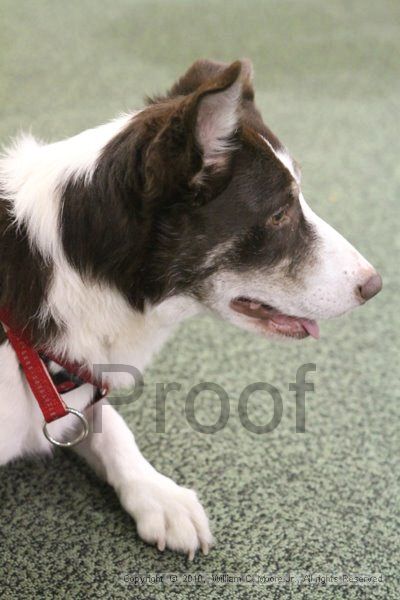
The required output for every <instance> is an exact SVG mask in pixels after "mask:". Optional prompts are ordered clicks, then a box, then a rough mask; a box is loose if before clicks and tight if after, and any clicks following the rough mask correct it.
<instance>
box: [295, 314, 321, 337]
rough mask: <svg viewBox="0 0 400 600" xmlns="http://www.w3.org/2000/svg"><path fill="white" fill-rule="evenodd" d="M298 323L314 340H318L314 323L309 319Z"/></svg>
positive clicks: (316, 324)
mask: <svg viewBox="0 0 400 600" xmlns="http://www.w3.org/2000/svg"><path fill="white" fill-rule="evenodd" d="M299 321H300V323H301V324H302V325H303V327H304V329H305V330H306V331H307V333H309V334H310V335H311V336H312V337H313V338H315V339H316V340H318V339H319V327H318V323H317V322H316V321H312V320H311V319H299Z"/></svg>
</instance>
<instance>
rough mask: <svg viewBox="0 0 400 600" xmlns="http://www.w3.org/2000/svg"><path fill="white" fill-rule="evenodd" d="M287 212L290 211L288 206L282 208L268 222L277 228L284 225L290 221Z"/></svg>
mask: <svg viewBox="0 0 400 600" xmlns="http://www.w3.org/2000/svg"><path fill="white" fill-rule="evenodd" d="M287 210H288V207H287V206H284V207H283V208H280V209H279V210H277V211H276V212H275V213H274V214H273V215H272V216H271V217H270V218H269V219H268V222H269V223H270V224H271V225H274V226H275V227H278V226H280V225H282V224H283V223H285V222H286V221H287V219H288V214H287Z"/></svg>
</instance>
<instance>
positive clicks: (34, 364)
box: [0, 309, 108, 447]
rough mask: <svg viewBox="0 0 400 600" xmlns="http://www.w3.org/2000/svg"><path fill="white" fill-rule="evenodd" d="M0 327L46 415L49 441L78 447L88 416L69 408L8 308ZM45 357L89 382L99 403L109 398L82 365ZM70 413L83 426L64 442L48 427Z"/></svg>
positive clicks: (2, 311)
mask: <svg viewBox="0 0 400 600" xmlns="http://www.w3.org/2000/svg"><path fill="white" fill-rule="evenodd" d="M0 324H2V325H3V328H4V331H5V333H6V335H7V337H8V339H9V342H10V344H11V346H12V347H13V349H14V352H15V354H16V355H17V358H18V360H19V363H20V365H21V367H22V369H23V371H24V373H25V376H26V379H27V381H28V384H29V387H30V388H31V390H32V393H33V395H34V396H35V398H36V401H37V403H38V404H39V407H40V410H41V411H42V413H43V416H44V419H45V421H46V423H45V426H44V428H43V432H44V434H45V436H46V438H47V439H48V440H49V441H50V442H51V443H52V444H54V445H56V446H62V447H69V446H75V445H76V444H78V443H79V442H81V441H82V440H84V439H85V437H86V436H87V434H88V431H89V425H88V422H87V419H86V417H85V416H84V415H83V414H82V413H81V412H80V411H78V410H76V409H74V408H70V407H68V406H67V405H66V404H65V402H64V400H63V399H62V398H61V396H60V394H59V393H58V390H57V389H56V387H55V385H54V383H53V381H52V379H51V377H50V374H49V372H48V370H47V368H46V365H45V364H44V362H43V361H42V359H41V358H40V354H39V351H37V350H35V349H34V348H33V347H32V345H31V344H30V343H29V340H28V339H27V338H26V336H25V335H24V334H23V333H19V332H17V331H16V330H15V329H14V328H13V326H12V321H11V319H10V314H9V312H8V311H7V310H5V309H0ZM42 354H43V355H45V357H46V358H48V359H49V360H52V361H54V362H55V363H57V364H58V365H60V366H61V367H63V368H64V369H65V370H66V371H67V372H68V373H73V374H74V375H76V376H77V377H79V378H80V379H81V380H82V381H84V382H85V383H90V384H91V385H93V386H94V387H96V388H97V393H96V397H95V398H94V401H97V400H100V398H104V396H106V395H107V393H108V387H107V386H104V387H102V388H100V386H99V384H98V382H96V381H95V379H94V378H93V376H92V374H91V373H90V371H89V370H88V369H87V368H85V367H82V365H79V364H78V363H75V362H67V361H62V360H60V359H59V358H58V357H54V356H53V355H52V354H49V353H48V352H43V353H42ZM69 413H72V414H73V415H75V417H77V418H78V419H79V420H80V422H81V426H82V429H81V432H80V433H79V434H78V436H77V437H76V438H75V439H73V440H71V441H67V442H63V441H59V440H56V439H54V438H53V437H52V436H51V435H50V433H49V432H48V430H47V428H46V424H47V423H51V422H52V421H55V420H56V419H60V418H61V417H65V416H66V415H67V414H69Z"/></svg>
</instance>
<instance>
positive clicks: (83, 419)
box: [43, 406, 89, 448]
mask: <svg viewBox="0 0 400 600" xmlns="http://www.w3.org/2000/svg"><path fill="white" fill-rule="evenodd" d="M66 411H67V412H68V413H71V414H72V415H75V416H76V417H78V419H79V420H80V422H81V424H82V429H81V431H80V433H79V435H77V437H76V438H75V439H73V440H70V441H69V442H60V441H59V440H56V439H55V438H53V436H52V435H50V433H49V432H48V431H47V425H48V423H45V424H44V425H43V433H44V435H45V436H46V438H47V439H48V440H49V442H50V443H51V444H53V445H54V446H58V447H59V448H71V447H72V446H76V445H77V444H79V443H80V442H83V440H84V439H85V438H86V436H87V434H88V433H89V423H88V421H87V419H86V417H85V415H84V414H82V413H81V412H80V411H79V410H76V409H75V408H69V406H67V407H66Z"/></svg>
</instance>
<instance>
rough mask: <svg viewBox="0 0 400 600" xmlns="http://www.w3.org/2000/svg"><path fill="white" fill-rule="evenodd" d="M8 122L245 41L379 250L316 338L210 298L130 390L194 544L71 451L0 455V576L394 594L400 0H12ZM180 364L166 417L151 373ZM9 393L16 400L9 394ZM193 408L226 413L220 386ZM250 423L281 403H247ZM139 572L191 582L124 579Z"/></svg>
mask: <svg viewBox="0 0 400 600" xmlns="http://www.w3.org/2000/svg"><path fill="white" fill-rule="evenodd" d="M0 17H1V30H0V110H1V113H0V114H1V119H0V141H1V142H2V143H6V142H7V140H8V138H9V136H11V135H13V134H15V133H16V132H17V131H19V130H20V129H29V128H31V129H32V131H33V132H34V133H35V134H37V135H38V136H40V137H43V138H45V139H49V140H55V139H57V138H60V137H62V136H65V135H70V134H72V133H74V132H77V131H79V130H81V129H83V128H87V127H89V126H94V125H96V124H98V123H100V122H102V121H104V120H106V119H108V118H110V117H113V116H114V115H116V114H118V113H119V112H121V111H123V110H127V109H130V108H134V107H139V106H140V105H141V99H142V97H143V96H144V94H146V93H157V92H161V91H163V90H164V89H166V87H168V86H169V85H170V84H171V83H172V81H173V80H174V79H175V78H176V77H177V76H179V75H180V74H181V73H182V72H183V71H184V70H185V68H186V67H187V66H188V65H189V64H190V63H191V62H192V61H193V60H194V59H196V58H198V57H210V58H218V59H222V60H231V59H235V58H237V57H242V56H248V57H251V58H252V59H253V61H254V65H255V72H256V80H255V82H256V91H257V100H258V103H259V105H260V107H261V109H262V111H263V114H264V117H265V120H266V122H267V123H268V124H269V125H270V126H271V127H272V129H273V130H275V131H276V132H277V133H278V135H279V136H280V137H281V139H282V140H283V141H284V142H285V143H286V144H287V146H288V147H289V149H290V150H291V151H292V153H293V155H294V156H295V157H296V158H297V159H299V160H300V162H301V164H302V167H303V178H304V185H303V188H304V193H305V196H306V197H307V198H308V199H309V201H310V203H311V204H312V206H313V207H314V208H315V209H316V210H317V212H319V213H320V214H321V215H322V216H323V217H324V218H326V219H327V220H328V221H330V222H331V223H332V224H333V225H334V226H336V227H338V228H339V229H340V230H341V231H342V232H343V233H344V235H346V236H347V237H348V238H349V239H350V240H351V241H352V242H353V243H354V244H355V245H356V246H357V247H358V248H359V249H360V251H361V252H362V253H363V254H364V255H365V256H366V257H367V258H368V259H369V260H370V261H371V262H373V263H374V265H375V266H376V267H377V268H378V269H379V270H380V272H381V273H382V276H383V280H384V290H383V292H382V293H381V294H380V295H379V296H378V297H377V298H376V299H374V300H373V301H371V302H370V303H369V304H368V305H366V306H365V307H363V308H362V309H359V310H358V311H356V312H354V313H353V314H351V315H349V316H347V317H345V318H343V319H341V320H338V321H334V322H328V323H326V324H323V326H322V339H321V340H320V341H319V342H315V341H305V342H303V343H300V344H295V345H282V346H280V345H272V344H271V343H269V342H265V341H264V340H263V339H261V338H256V337H252V336H251V335H249V334H246V333H244V332H242V331H239V330H237V329H234V328H233V327H231V326H229V325H227V324H225V323H222V322H215V321H212V320H211V319H208V318H202V319H197V320H193V321H191V322H188V323H186V324H185V325H184V326H183V327H182V328H181V329H180V330H179V332H178V334H177V335H176V336H175V338H174V339H172V340H171V341H170V343H169V344H168V345H167V346H166V347H165V348H164V350H163V351H162V352H161V354H160V355H159V356H158V357H157V359H156V360H155V361H154V363H153V364H152V366H151V368H150V369H149V370H148V371H147V373H146V374H145V382H146V386H145V392H144V394H143V396H142V398H141V400H140V401H138V402H136V403H135V404H133V405H131V406H129V405H126V406H121V408H120V410H121V412H122V413H123V414H124V416H125V417H126V419H127V421H128V423H129V424H130V426H131V427H132V428H133V429H134V431H135V433H136V436H137V440H138V443H139V446H140V448H141V449H142V451H143V453H144V454H145V456H146V457H147V458H148V459H149V460H150V461H151V462H152V463H153V464H154V465H155V466H156V467H157V468H158V469H159V470H161V471H162V472H163V473H165V474H167V475H169V476H171V477H173V478H174V479H176V480H177V481H178V482H179V483H182V484H185V485H189V486H192V485H193V486H194V487H195V488H196V489H197V490H198V493H199V496H200V498H201V499H202V501H203V503H204V505H205V507H206V508H207V510H208V513H209V515H210V519H211V522H212V528H213V531H214V534H215V538H216V546H215V548H214V549H213V550H212V551H211V553H210V554H209V555H208V556H207V557H202V556H198V557H196V559H195V561H194V562H193V563H192V564H188V563H187V561H186V559H185V558H184V557H182V556H179V555H176V554H173V553H171V552H165V553H164V554H159V553H158V552H157V551H156V550H155V549H153V548H152V547H149V546H146V545H145V544H144V543H143V542H141V541H140V539H139V538H138V536H137V535H136V532H135V526H134V523H133V521H131V519H130V518H129V517H128V516H127V515H126V514H124V512H123V511H122V509H121V508H120V506H119V503H118V501H117V499H116V497H115V495H114V493H113V491H112V490H111V489H110V488H108V487H107V486H106V485H105V484H103V483H101V482H99V481H98V480H97V478H96V477H95V475H94V474H92V473H91V472H90V470H89V469H88V468H87V467H86V466H85V465H84V464H83V463H81V462H80V461H79V460H78V459H77V458H76V457H75V456H73V455H72V454H69V453H61V452H60V453H57V454H56V456H55V459H54V460H53V461H50V462H41V461H37V462H34V461H31V462H22V461H21V462H17V463H15V464H13V465H9V466H7V467H6V468H3V469H1V470H0V546H1V547H0V557H1V558H0V560H1V562H0V580H1V583H0V596H1V597H2V598H7V599H11V598H12V599H14V598H18V599H25V598H29V599H31V598H107V599H109V598H138V599H149V598H161V597H164V596H167V597H177V598H186V597H191V598H192V597H196V598H220V597H224V598H282V597H288V598H289V597H290V598H317V597H321V598H335V599H337V598H350V599H352V598H382V599H385V600H387V599H390V598H393V599H395V598H396V599H397V598H398V587H397V582H396V576H397V573H398V571H399V558H400V545H399V529H400V523H399V501H398V497H399V492H400V489H399V465H398V456H399V446H400V444H399V441H400V436H399V418H400V414H399V412H400V411H399V406H400V404H399V387H398V374H397V370H398V364H399V359H400V357H399V345H398V343H397V335H396V329H397V327H398V324H399V312H398V297H397V295H396V294H397V293H399V291H400V290H399V279H398V277H397V272H398V252H399V248H400V239H399V235H398V224H397V223H396V218H397V217H398V216H399V208H398V201H399V192H400V169H399V164H400V162H399V156H400V145H399V131H398V119H399V111H398V108H399V92H400V89H399V87H400V86H399V83H400V77H399V71H398V65H399V50H400V48H399V40H400V27H399V23H400V6H399V3H398V0H380V2H375V1H373V0H356V1H352V2H349V1H346V0H330V1H329V2H322V1H317V0H297V1H295V0H281V1H280V2H278V1H276V0H258V1H257V0H253V1H249V0H248V1H247V2H243V1H239V0H230V2H226V1H222V0H213V1H211V0H203V1H200V0H199V1H185V0H164V1H163V0H146V1H145V0H143V1H133V0H113V1H112V2H111V1H110V2H105V1H103V0H101V1H99V0H97V1H96V2H95V1H94V0H93V1H86V0H84V1H78V0H72V1H70V2H62V1H61V0H47V1H45V0H37V1H36V2H28V1H26V0H1V1H0ZM303 363H315V364H316V368H317V370H316V372H315V373H311V374H309V375H308V378H309V379H310V380H312V381H314V383H315V392H314V393H311V392H309V393H308V395H307V397H306V432H305V433H303V434H302V433H296V431H295V403H294V393H293V392H291V391H289V383H290V382H292V381H294V378H295V373H296V370H297V368H298V367H299V366H300V365H302V364H303ZM172 381H176V382H179V383H181V385H182V390H181V391H180V392H174V393H173V394H171V396H170V398H169V399H168V401H167V406H166V427H165V433H157V432H156V423H155V397H156V392H155V390H156V383H157V382H172ZM201 381H211V382H215V383H217V384H219V385H221V386H222V387H224V388H225V390H226V391H227V392H228V394H229V396H230V416H229V421H228V423H227V425H226V427H225V428H224V429H223V430H221V431H219V432H217V433H215V434H213V435H208V434H205V433H200V432H197V431H194V430H193V429H192V428H191V427H190V426H189V424H188V422H187V420H186V418H185V415H184V407H185V397H186V393H187V391H188V390H189V389H190V388H191V386H193V385H194V384H196V383H199V382H201ZM259 381H266V382H268V383H270V384H271V385H274V386H275V387H277V388H278V389H279V391H280V393H281V395H282V398H283V417H282V421H281V423H280V425H279V427H277V428H276V429H275V430H274V431H273V432H272V433H267V434H261V435H257V434H255V433H251V432H249V431H248V430H247V429H245V428H244V427H243V426H242V425H241V422H240V420H239V417H238V410H237V408H238V398H239V395H240V392H241V390H242V389H243V388H244V387H245V386H246V385H248V384H250V383H253V382H259ZM13 401H14V399H13V398H10V402H13ZM196 414H197V418H198V420H199V421H201V422H202V423H204V424H210V423H213V422H215V421H216V419H217V418H218V415H219V403H218V402H217V401H216V399H215V395H212V394H204V395H202V396H200V397H199V399H198V401H197V404H196ZM249 416H250V418H251V419H252V421H253V422H254V423H257V424H261V423H266V422H267V421H268V420H269V419H270V417H271V401H270V398H269V397H268V396H266V394H265V393H264V394H263V393H261V392H260V393H257V394H255V395H254V397H253V399H252V400H251V402H250V403H249ZM135 573H141V574H146V573H147V574H154V575H155V574H157V573H158V574H160V573H161V574H162V573H176V574H177V576H178V581H176V582H175V581H171V582H170V584H166V583H147V584H144V585H135V584H134V583H132V582H131V583H129V581H127V579H128V580H129V577H132V576H133V575H134V574H135ZM200 573H205V574H215V575H217V574H220V575H221V576H222V575H224V574H239V573H242V574H249V575H254V574H258V575H261V574H264V575H268V574H270V575H272V574H274V575H277V576H281V577H284V576H285V574H288V573H292V575H293V576H294V575H296V576H298V575H300V574H303V575H314V577H316V575H317V574H320V575H321V576H322V575H325V576H328V575H333V576H341V574H360V573H369V574H371V573H373V574H381V576H380V581H379V582H378V583H377V584H376V585H374V586H368V587H366V586H361V585H355V584H354V585H353V584H352V585H340V586H338V585H333V584H329V585H327V586H326V587H325V586H323V585H322V584H320V585H317V584H316V583H315V584H310V583H307V582H303V583H300V582H299V581H298V580H297V579H296V577H295V578H294V580H293V581H292V583H291V584H288V583H284V582H281V583H279V582H276V583H273V584H270V585H268V584H267V583H259V584H257V585H241V584H234V583H199V582H198V583H197V584H194V583H189V582H185V581H183V577H184V576H189V575H190V576H191V578H192V581H193V580H194V579H195V576H196V575H198V574H200Z"/></svg>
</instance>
